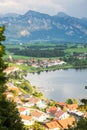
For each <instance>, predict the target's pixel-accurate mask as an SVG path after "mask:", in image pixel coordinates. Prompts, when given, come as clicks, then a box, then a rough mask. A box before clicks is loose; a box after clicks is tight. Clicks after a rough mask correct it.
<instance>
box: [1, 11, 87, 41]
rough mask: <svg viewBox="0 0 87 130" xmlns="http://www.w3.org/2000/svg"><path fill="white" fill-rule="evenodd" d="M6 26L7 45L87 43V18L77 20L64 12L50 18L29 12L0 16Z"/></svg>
mask: <svg viewBox="0 0 87 130" xmlns="http://www.w3.org/2000/svg"><path fill="white" fill-rule="evenodd" d="M2 25H5V26H6V31H5V35H6V37H7V40H6V42H7V43H29V42H30V41H54V42H82V43H83V42H87V18H75V17H72V16H69V15H67V14H65V13H63V12H59V13H58V14H57V15H54V16H50V15H48V14H43V13H40V12H36V11H32V10H29V11H28V12H26V13H25V14H23V15H19V14H13V13H11V14H5V15H1V16H0V26H2Z"/></svg>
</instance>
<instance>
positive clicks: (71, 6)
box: [0, 0, 87, 17]
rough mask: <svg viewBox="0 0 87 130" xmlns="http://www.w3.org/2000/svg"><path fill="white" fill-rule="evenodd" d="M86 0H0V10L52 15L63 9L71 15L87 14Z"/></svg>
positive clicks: (3, 11) (2, 11)
mask: <svg viewBox="0 0 87 130" xmlns="http://www.w3.org/2000/svg"><path fill="white" fill-rule="evenodd" d="M86 5H87V0H0V12H1V13H6V12H7V13H8V12H11V13H12V12H15V13H21V14H23V13H25V12H27V11H28V10H35V11H38V12H42V13H47V14H50V15H54V14H56V13H57V12H60V11H63V12H65V13H67V14H69V15H72V16H78V17H81V16H87V14H86V12H87V7H86Z"/></svg>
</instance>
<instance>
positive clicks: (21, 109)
mask: <svg viewBox="0 0 87 130" xmlns="http://www.w3.org/2000/svg"><path fill="white" fill-rule="evenodd" d="M18 111H19V113H20V114H21V115H29V114H30V110H29V108H26V107H18Z"/></svg>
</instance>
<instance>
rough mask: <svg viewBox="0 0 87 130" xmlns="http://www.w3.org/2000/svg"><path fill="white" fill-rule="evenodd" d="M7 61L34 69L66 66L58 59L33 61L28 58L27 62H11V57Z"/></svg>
mask: <svg viewBox="0 0 87 130" xmlns="http://www.w3.org/2000/svg"><path fill="white" fill-rule="evenodd" d="M9 60H10V61H11V62H15V63H16V64H17V65H22V64H24V65H26V66H27V65H29V66H32V67H35V68H39V67H43V68H46V67H51V66H56V65H63V64H66V62H65V61H63V60H59V59H38V60H36V59H34V58H30V59H29V60H13V58H12V56H9Z"/></svg>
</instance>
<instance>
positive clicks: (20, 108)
mask: <svg viewBox="0 0 87 130" xmlns="http://www.w3.org/2000/svg"><path fill="white" fill-rule="evenodd" d="M18 110H19V111H20V112H23V111H25V110H26V108H25V107H19V108H18Z"/></svg>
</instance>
